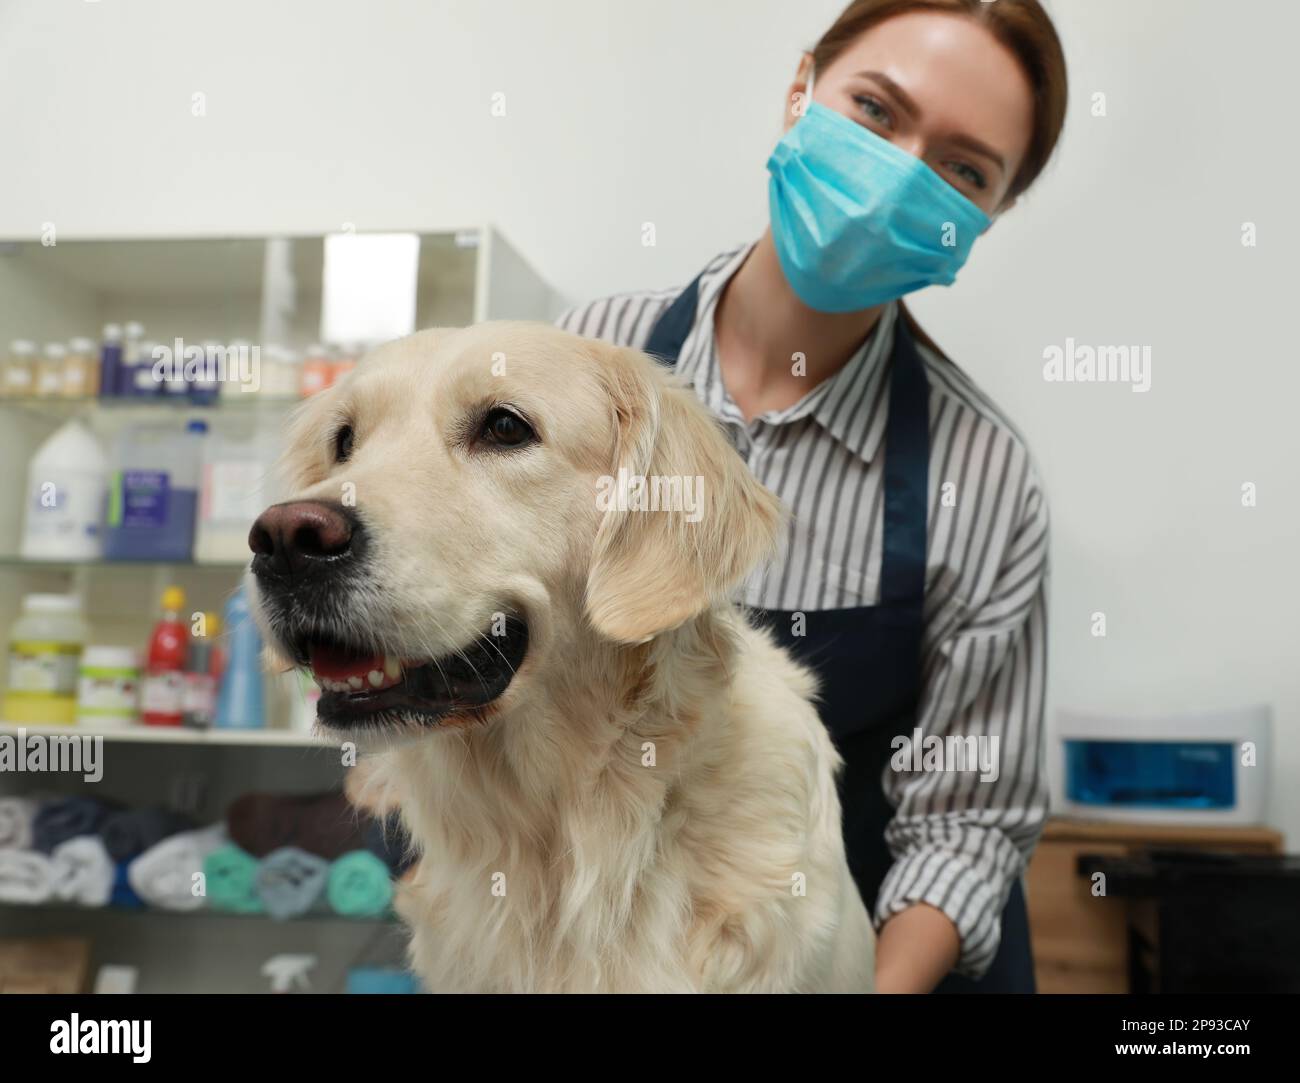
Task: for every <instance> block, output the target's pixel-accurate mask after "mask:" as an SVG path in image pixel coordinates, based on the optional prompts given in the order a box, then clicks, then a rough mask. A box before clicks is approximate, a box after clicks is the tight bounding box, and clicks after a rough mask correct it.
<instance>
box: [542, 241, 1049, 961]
mask: <svg viewBox="0 0 1300 1083" xmlns="http://www.w3.org/2000/svg"><path fill="white" fill-rule="evenodd" d="M751 248H752V245H745V246H742V247H740V248H738V249H734V250H732V251H730V252H726V253H723V254H722V255H721V256H718V257H717V258H716V259H714V260H713V261H712V262H711V263H710V264H709V266H708V267H707V268H706V270H705V272H704V274H703V276H702V278H701V280H700V294H699V304H698V309H697V313H696V321H695V325H694V327H693V328H692V330H691V332H690V334H689V335H688V336H687V338H686V340H685V342H684V343H683V345H682V350H681V355H680V357H679V359H678V364H677V371H678V373H679V374H680V375H681V376H682V377H683V378H684V379H685V380H686V381H687V383H688V384H690V385H691V386H693V387H694V389H695V391H696V393H697V394H698V395H699V397H700V399H701V400H702V401H703V402H704V403H705V405H706V406H708V408H709V409H710V411H711V412H712V413H713V414H714V416H715V417H716V418H717V419H718V420H719V421H720V422H721V423H722V425H723V427H724V428H725V430H726V432H727V434H728V435H729V437H730V439H731V441H732V443H733V444H734V445H735V447H736V449H737V450H738V451H739V452H740V454H741V455H742V456H743V457H744V459H745V460H746V462H747V463H748V464H749V467H750V469H751V470H752V471H753V473H754V474H755V476H756V477H757V478H758V479H759V481H761V482H762V483H763V484H764V485H766V486H767V487H768V488H769V489H771V490H772V491H773V492H774V493H775V494H776V495H777V496H778V497H780V498H781V500H782V501H783V502H784V503H785V504H786V505H787V506H788V507H789V508H790V510H791V515H790V517H789V523H788V529H787V532H786V535H785V537H784V538H783V539H782V543H781V547H780V550H779V552H778V555H777V556H776V558H775V559H774V560H773V561H771V562H770V563H769V564H768V565H766V566H765V567H763V568H761V569H759V570H758V571H757V572H755V573H754V574H753V575H752V576H750V578H749V579H748V581H747V582H746V583H745V584H744V585H743V587H742V589H741V591H740V592H739V600H741V601H744V602H745V603H746V604H748V605H751V606H758V607H762V608H766V609H784V610H820V609H836V608H844V607H851V606H866V605H874V604H876V602H877V601H878V598H879V589H880V583H879V577H880V566H881V551H882V545H881V542H882V531H881V520H882V500H883V496H884V485H883V484H882V481H883V470H884V455H883V453H882V452H883V443H884V435H885V423H886V420H887V414H888V388H889V364H888V361H889V357H890V352H891V348H892V344H893V335H894V328H895V326H896V325H897V321H898V320H899V319H900V318H901V316H900V313H899V306H898V304H897V302H893V303H891V304H889V305H887V306H886V307H885V308H884V310H883V312H882V315H881V319H880V321H879V322H878V323H877V325H876V327H875V328H874V329H873V330H872V332H871V334H870V335H869V336H868V337H867V339H866V341H865V342H864V343H863V344H862V346H861V347H860V348H859V349H858V351H857V352H856V353H855V354H854V356H853V357H852V358H851V359H850V360H849V361H848V363H847V364H845V365H844V367H843V368H841V369H840V370H839V371H838V372H837V373H835V374H834V375H833V376H831V377H829V378H827V379H825V380H823V381H822V382H821V383H820V384H818V385H817V386H816V387H815V388H813V389H812V390H811V391H810V392H809V393H808V394H807V395H805V396H804V397H803V398H802V399H801V400H800V401H799V402H797V403H795V404H794V405H793V406H790V407H789V408H787V409H784V410H773V411H769V412H767V413H764V414H762V415H760V416H758V417H756V418H754V419H753V420H752V421H751V422H748V423H747V422H746V421H745V419H744V416H743V415H742V413H741V411H740V409H739V408H738V407H737V406H736V404H735V403H734V402H733V401H732V399H731V397H730V395H729V394H728V393H727V389H726V387H725V386H724V384H723V381H722V376H721V371H720V368H719V365H718V356H717V343H716V340H715V337H714V330H713V317H714V311H715V309H716V306H717V302H718V298H719V297H720V295H721V293H722V287H723V286H724V285H725V284H726V282H727V281H728V280H729V279H730V277H731V275H732V274H734V273H735V272H736V270H737V269H739V267H740V265H741V263H743V262H744V259H745V257H746V256H747V255H748V254H749V251H750V249H751ZM681 289H682V287H680V286H679V287H675V288H672V289H667V290H657V291H647V292H642V293H631V294H622V295H619V296H615V297H609V298H605V299H602V300H598V301H594V302H592V303H590V304H586V305H581V306H578V307H575V308H572V309H570V310H569V311H567V312H566V313H564V315H562V316H561V317H560V319H559V321H558V322H559V324H560V326H561V327H563V328H565V329H566V330H569V331H573V332H575V333H577V334H581V335H587V336H591V337H594V338H601V339H605V340H608V341H610V342H613V343H616V344H618V345H623V346H632V347H637V348H642V347H644V345H645V343H646V340H647V339H648V338H649V335H650V330H651V328H652V327H653V326H654V324H655V321H656V320H657V319H658V318H659V316H660V315H661V314H662V313H663V312H664V311H665V310H666V309H667V307H668V306H669V304H671V303H672V301H673V299H674V298H675V297H676V296H677V295H678V294H679V293H680V292H681ZM917 349H918V351H919V352H920V354H921V357H922V359H923V361H924V364H925V371H926V376H927V377H928V379H929V384H930V476H929V482H930V492H929V518H928V527H929V529H928V559H927V572H926V601H925V629H924V636H923V670H922V672H923V682H924V683H923V689H922V692H921V698H920V703H919V707H918V714H917V719H916V723H915V725H916V727H918V728H919V729H920V730H921V731H922V734H923V735H924V737H927V738H928V737H929V736H930V735H937V736H938V737H940V738H946V737H949V736H951V737H962V738H964V737H968V736H969V737H977V738H978V737H990V738H991V737H994V736H996V737H997V738H998V739H999V746H998V761H997V762H998V764H999V772H998V775H997V778H996V780H991V781H981V778H980V772H978V771H954V770H948V771H918V772H912V771H895V770H893V769H892V768H889V769H886V771H885V772H884V789H885V793H886V795H887V797H888V798H889V800H890V803H891V804H892V805H893V806H894V807H895V812H894V816H893V818H892V820H891V821H890V823H889V825H888V827H887V829H886V832H885V838H886V841H887V842H888V845H889V848H890V851H891V853H892V855H893V857H894V865H893V867H892V868H891V869H890V871H889V873H888V875H887V876H886V877H885V880H884V883H883V884H882V885H881V888H880V893H879V896H878V898H877V902H876V909H875V914H874V919H875V922H876V925H877V927H879V926H880V925H881V924H883V923H884V921H885V920H886V919H887V918H889V917H890V916H891V915H893V914H896V913H898V912H899V911H901V910H904V909H906V908H907V907H909V906H911V905H913V904H915V903H928V904H930V905H932V906H934V907H936V908H938V909H939V910H941V911H942V912H943V913H944V914H946V915H947V916H948V917H949V918H950V919H951V920H952V922H953V924H954V925H956V927H957V931H958V933H959V935H960V937H961V956H960V959H959V962H958V966H957V970H958V972H959V973H963V974H965V975H967V976H970V977H978V976H980V975H981V974H983V973H984V972H985V971H986V970H987V969H988V966H989V964H990V963H991V962H992V960H993V957H994V955H995V954H996V952H997V948H998V944H999V941H1000V937H1001V921H1000V917H1001V913H1002V909H1003V907H1004V905H1005V903H1006V899H1007V895H1008V893H1009V892H1010V890H1011V886H1012V884H1013V882H1014V881H1015V879H1016V877H1018V876H1019V875H1020V874H1021V872H1022V871H1023V869H1024V866H1025V864H1026V862H1027V861H1028V859H1029V855H1030V853H1031V852H1032V850H1033V847H1034V844H1035V843H1036V842H1037V840H1038V836H1039V834H1040V832H1041V831H1042V827H1043V822H1044V819H1045V817H1046V814H1047V804H1048V786H1047V779H1046V774H1045V770H1044V748H1043V710H1044V689H1045V683H1046V647H1047V616H1046V613H1047V607H1046V599H1047V527H1048V515H1047V501H1046V498H1045V496H1044V493H1043V489H1042V486H1041V484H1040V482H1039V478H1038V475H1037V473H1036V472H1035V470H1034V467H1033V464H1032V462H1031V461H1030V456H1029V453H1028V450H1027V448H1026V446H1025V443H1024V441H1023V439H1022V438H1021V437H1020V435H1019V434H1018V433H1017V432H1016V430H1015V429H1014V427H1013V426H1012V425H1011V424H1010V422H1008V421H1007V419H1006V418H1005V417H1004V416H1003V415H1002V413H1001V412H1000V411H999V410H998V408H997V407H996V406H995V405H994V404H993V403H992V402H991V401H990V400H989V399H988V397H987V396H986V395H984V394H983V392H981V391H980V390H979V388H977V387H976V386H975V384H974V383H973V382H972V381H971V379H970V377H968V376H967V375H966V374H965V373H963V372H962V371H961V370H960V369H959V368H958V367H957V366H956V365H955V364H953V363H952V362H951V361H949V360H947V359H946V358H944V357H942V356H941V355H939V354H938V353H936V352H935V351H933V350H931V349H929V348H928V347H927V346H926V345H925V344H924V343H922V342H920V341H918V342H917ZM988 747H992V746H991V742H990V744H989V746H988Z"/></svg>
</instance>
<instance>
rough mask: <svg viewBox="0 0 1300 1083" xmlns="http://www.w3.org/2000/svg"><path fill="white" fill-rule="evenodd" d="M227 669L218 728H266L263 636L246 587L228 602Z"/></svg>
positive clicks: (226, 621)
mask: <svg viewBox="0 0 1300 1083" xmlns="http://www.w3.org/2000/svg"><path fill="white" fill-rule="evenodd" d="M225 627H226V670H225V672H224V673H223V674H222V675H221V689H220V691H219V692H218V693H217V717H216V722H215V725H216V728H217V729H230V730H260V729H262V728H264V726H265V725H266V720H265V718H264V713H263V712H264V708H263V702H264V696H263V690H262V636H261V634H260V633H259V632H258V630H257V624H256V622H255V621H254V620H253V615H252V613H250V612H249V609H248V595H247V594H246V593H245V591H244V588H243V587H240V588H239V590H238V591H237V592H236V593H235V594H234V595H233V596H232V597H231V599H230V601H229V602H227V603H226V614H225Z"/></svg>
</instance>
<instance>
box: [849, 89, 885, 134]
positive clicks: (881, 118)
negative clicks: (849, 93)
mask: <svg viewBox="0 0 1300 1083" xmlns="http://www.w3.org/2000/svg"><path fill="white" fill-rule="evenodd" d="M853 100H854V101H855V102H857V104H858V107H859V108H860V109H861V110H862V112H863V113H865V114H866V116H867V119H868V120H870V121H872V122H873V123H875V124H879V125H880V126H881V127H882V128H888V127H889V110H888V109H886V108H885V107H884V106H883V105H881V104H880V102H878V101H876V99H875V98H872V97H870V96H869V95H866V94H855V95H854V96H853Z"/></svg>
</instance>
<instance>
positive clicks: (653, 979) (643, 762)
mask: <svg viewBox="0 0 1300 1083" xmlns="http://www.w3.org/2000/svg"><path fill="white" fill-rule="evenodd" d="M719 637H721V642H723V643H724V644H726V647H725V649H724V650H722V651H721V652H720V651H719V649H718V645H719ZM724 659H725V661H723V660H724ZM623 661H624V663H625V664H631V665H633V666H634V667H635V670H636V673H635V674H632V673H630V672H629V673H628V674H627V676H626V679H620V680H616V681H615V682H614V687H615V689H616V693H617V694H616V695H614V696H613V697H612V698H611V697H610V695H609V694H608V690H609V687H610V684H609V682H608V681H606V682H605V683H604V684H603V685H602V684H601V683H600V682H593V681H592V680H590V675H589V674H585V673H582V672H578V673H574V674H573V675H572V680H571V681H570V682H567V683H565V684H560V685H556V686H555V687H553V688H551V689H550V690H549V692H548V694H547V695H545V696H543V697H534V699H533V701H532V702H531V703H530V705H529V708H528V710H527V711H525V712H521V713H519V714H517V715H515V716H512V717H508V718H500V719H494V720H493V721H492V722H491V723H490V724H489V725H487V726H484V727H482V728H479V729H467V730H463V731H460V732H459V733H456V734H439V735H436V737H435V739H433V740H426V741H422V742H419V743H418V744H417V745H415V746H407V747H405V748H403V749H395V750H392V751H390V752H387V753H385V754H383V756H382V757H381V762H380V764H379V774H380V775H382V778H383V782H384V784H385V785H386V786H387V787H388V788H389V789H390V792H391V795H392V798H393V799H395V800H396V802H397V804H398V805H399V807H400V808H401V811H402V815H403V819H404V821H405V824H406V826H407V829H408V830H409V831H410V832H411V834H412V837H413V838H414V839H415V841H416V844H417V846H418V848H419V851H420V859H419V862H418V865H417V867H416V869H415V871H414V872H413V873H412V874H411V875H410V876H409V877H408V878H407V880H406V881H405V882H404V883H403V884H401V885H400V887H399V891H398V902H397V906H398V910H399V913H400V914H401V916H402V918H403V920H404V921H405V922H406V923H407V925H408V926H409V929H410V934H411V958H412V963H413V965H414V967H415V970H416V972H417V973H418V974H419V975H420V977H421V979H422V980H423V981H424V983H425V985H426V987H427V988H429V989H430V990H431V991H437V992H450V991H532V992H563V991H568V992H574V991H588V992H595V991H638V990H640V991H813V990H819V989H834V988H850V989H865V988H869V986H870V974H871V969H872V965H873V963H872V941H871V930H870V925H869V923H868V921H867V919H866V913H865V909H864V908H863V906H862V903H861V900H860V898H859V897H858V894H857V891H856V889H855V888H854V886H853V884H852V881H851V879H850V878H849V876H848V872H847V866H846V864H845V861H844V852H843V843H842V840H841V837H840V822H839V804H838V801H837V799H836V797H835V790H834V781H833V772H834V769H835V766H836V763H837V762H838V761H837V757H836V755H835V753H834V750H833V747H832V745H831V742H830V739H829V737H828V735H827V734H826V733H825V730H824V728H823V727H822V725H821V723H820V721H819V720H818V719H817V716H816V714H815V711H814V710H813V709H812V707H811V706H810V704H809V703H808V696H809V695H810V694H811V691H812V686H811V679H810V678H809V677H808V676H807V674H806V672H805V671H804V670H802V669H800V668H799V667H797V666H796V665H794V663H792V662H791V661H790V660H789V659H788V658H787V657H786V656H785V655H784V654H783V653H782V652H780V651H778V650H777V649H776V648H775V647H774V646H773V645H772V644H771V643H770V641H768V639H767V638H766V636H764V635H762V634H760V633H757V632H754V631H753V630H752V629H749V628H748V627H746V626H744V625H743V623H741V622H739V621H735V622H732V621H731V620H723V621H722V623H721V624H717V625H711V624H708V623H705V622H697V625H695V626H693V627H692V628H690V629H688V630H686V631H684V632H681V633H677V634H676V635H675V637H671V642H669V643H667V644H659V645H657V646H656V647H654V648H647V650H646V653H645V654H644V655H643V656H639V657H632V658H631V659H630V661H629V659H628V657H627V656H626V655H625V656H624V659H623ZM591 662H592V664H593V665H603V666H604V667H605V672H606V674H608V673H609V672H610V660H609V659H592V660H591ZM614 671H615V672H617V665H615V666H614ZM593 688H596V689H603V691H597V692H591V691H590V689H593ZM846 953H847V959H848V961H847V962H846V958H845V956H846Z"/></svg>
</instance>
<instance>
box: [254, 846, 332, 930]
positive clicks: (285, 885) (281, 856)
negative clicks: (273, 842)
mask: <svg viewBox="0 0 1300 1083" xmlns="http://www.w3.org/2000/svg"><path fill="white" fill-rule="evenodd" d="M329 875H330V863H329V862H328V861H326V860H325V859H324V858H323V857H317V856H316V855H315V854H309V853H307V851H306V850H299V849H298V848H297V847H296V846H285V847H282V848H281V849H279V850H273V851H272V852H271V853H269V854H267V855H266V857H264V858H262V861H261V864H260V865H258V868H257V895H258V898H260V899H261V900H262V904H263V905H264V906H265V907H266V912H267V913H268V914H270V915H271V917H273V918H296V917H299V916H300V915H302V914H305V913H307V911H308V910H310V909H311V908H312V906H313V905H314V904H315V902H316V900H317V899H319V898H320V897H321V895H322V894H323V893H324V891H325V882H326V881H327V880H328V879H329Z"/></svg>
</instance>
